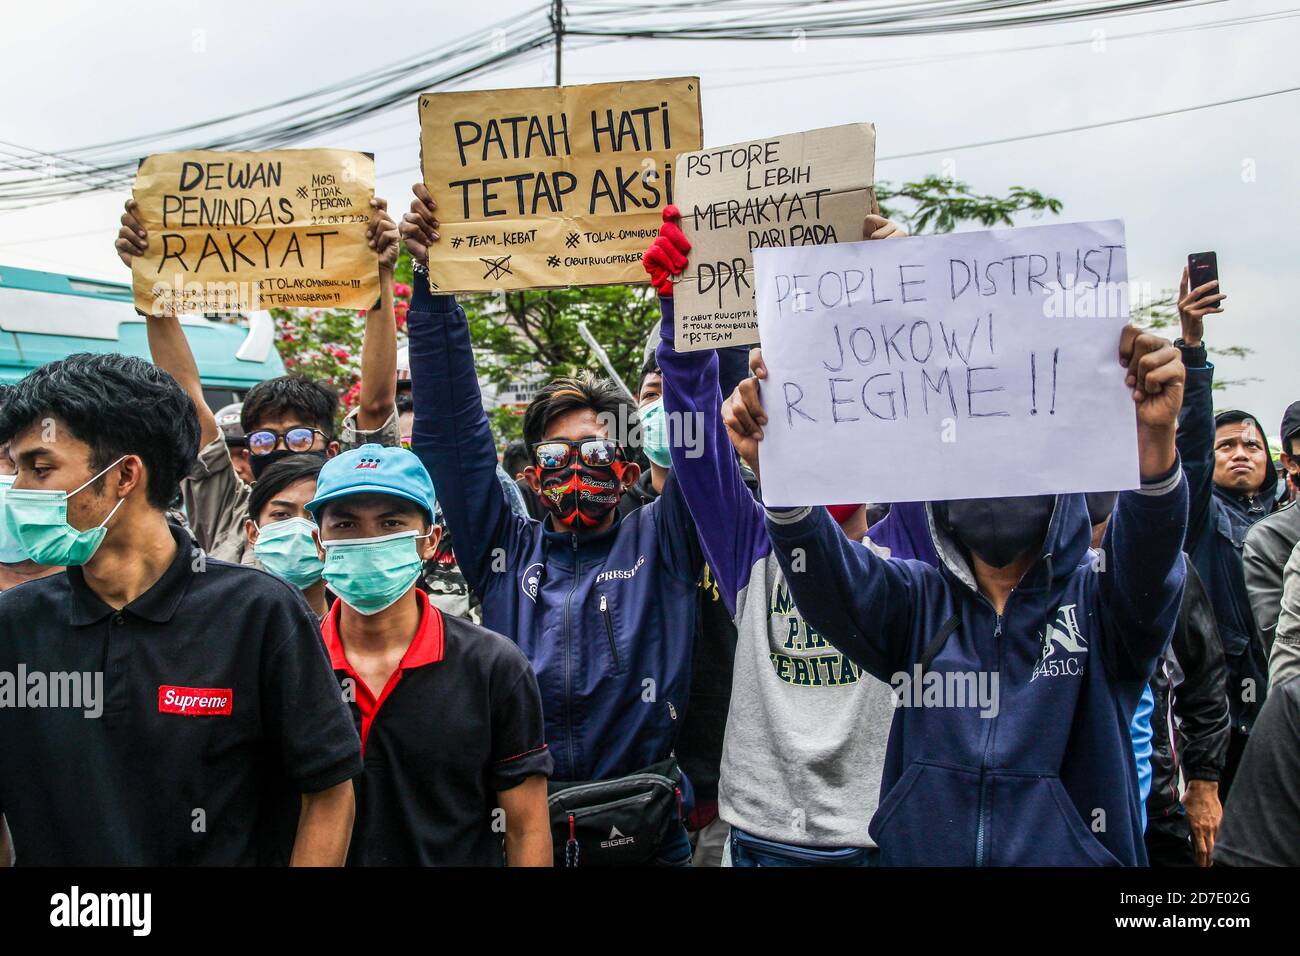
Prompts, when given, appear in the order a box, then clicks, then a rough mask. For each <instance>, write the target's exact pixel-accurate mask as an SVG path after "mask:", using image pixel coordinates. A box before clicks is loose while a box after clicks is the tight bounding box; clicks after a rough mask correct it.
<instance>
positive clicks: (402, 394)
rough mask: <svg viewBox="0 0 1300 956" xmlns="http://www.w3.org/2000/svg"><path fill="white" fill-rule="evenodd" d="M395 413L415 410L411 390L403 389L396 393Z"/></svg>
mask: <svg viewBox="0 0 1300 956" xmlns="http://www.w3.org/2000/svg"><path fill="white" fill-rule="evenodd" d="M396 404H397V413H398V414H399V415H400V414H401V413H402V412H413V411H415V399H413V398H412V397H411V390H410V389H409V388H408V389H403V390H401V391H399V392H398V393H397V398H396Z"/></svg>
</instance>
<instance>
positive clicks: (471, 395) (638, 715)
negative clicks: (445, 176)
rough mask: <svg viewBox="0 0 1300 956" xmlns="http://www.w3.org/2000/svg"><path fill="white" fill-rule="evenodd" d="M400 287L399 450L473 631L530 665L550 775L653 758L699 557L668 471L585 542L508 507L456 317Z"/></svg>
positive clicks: (454, 309) (465, 330)
mask: <svg viewBox="0 0 1300 956" xmlns="http://www.w3.org/2000/svg"><path fill="white" fill-rule="evenodd" d="M414 285H415V292H414V296H413V299H412V302H411V310H410V314H409V315H408V317H407V326H408V333H409V335H410V351H411V384H412V397H413V399H414V403H415V424H414V427H413V429H412V444H413V446H414V451H415V453H416V454H417V455H419V457H420V460H421V461H422V462H423V463H424V466H425V467H426V468H427V469H428V470H429V474H430V475H431V476H432V477H433V485H434V487H435V488H436V489H437V490H438V501H439V503H440V504H441V505H442V513H443V516H444V518H445V519H446V522H447V527H448V528H449V529H450V531H451V534H452V539H453V541H454V542H455V545H454V546H455V549H456V561H457V563H458V564H459V566H460V569H461V571H462V572H463V573H464V575H465V579H466V580H467V581H468V582H469V586H470V587H471V588H473V589H474V592H475V593H476V594H477V595H478V596H479V598H480V600H481V601H482V603H483V625H484V627H487V628H488V629H489V630H493V631H497V632H498V633H501V634H504V635H506V636H507V637H509V638H510V639H511V640H513V641H514V642H515V643H516V644H518V645H519V647H520V648H521V649H522V650H523V652H524V654H526V655H527V657H528V660H529V661H530V662H531V663H532V665H533V670H534V671H536V673H537V684H538V687H539V688H540V690H541V695H542V710H543V715H544V717H545V722H546V741H547V743H548V744H549V746H550V749H551V752H552V755H553V757H554V759H555V774H554V778H555V779H556V780H565V781H585V780H608V779H611V778H615V777H620V776H624V775H626V774H629V773H634V772H635V771H637V770H641V769H643V768H644V767H646V766H648V765H650V764H652V763H656V762H658V761H660V760H664V759H666V758H667V757H668V756H669V755H670V754H671V752H672V748H673V742H674V740H675V738H676V733H677V728H678V727H679V726H680V725H681V717H682V712H683V709H684V706H685V703H686V695H687V691H688V689H689V682H690V666H691V646H692V642H693V640H694V632H695V604H696V582H697V580H698V579H699V576H700V570H701V567H702V565H703V556H702V554H701V552H700V547H699V541H698V539H697V537H696V534H695V526H694V524H693V523H692V522H691V516H690V512H689V511H688V510H687V508H686V503H685V502H684V501H683V500H682V497H681V493H680V492H679V491H678V490H677V487H676V483H675V482H674V481H673V479H672V477H671V475H670V477H669V479H668V483H667V484H666V485H665V486H664V492H663V494H662V495H661V496H660V497H659V498H658V499H656V500H655V501H653V502H651V503H649V504H647V505H645V506H644V507H642V508H640V509H639V510H637V511H636V512H635V513H633V514H632V515H629V516H628V517H627V518H624V519H621V520H619V519H616V523H615V525H614V527H613V528H611V529H610V530H608V531H606V532H603V533H601V534H598V535H594V536H586V535H584V536H578V535H574V534H571V533H569V532H559V531H551V530H549V528H548V527H547V526H546V525H544V524H543V523H542V522H540V521H535V520H533V519H532V518H528V517H524V516H520V515H516V514H514V513H512V512H511V510H510V507H509V505H508V504H507V503H506V498H505V494H504V493H503V491H502V488H501V485H500V483H499V482H498V481H497V477H496V465H497V454H496V445H495V444H494V442H493V440H492V431H491V429H490V427H489V426H488V419H487V414H486V413H485V412H484V411H483V402H482V397H481V395H480V393H479V386H478V378H477V376H476V374H475V371H474V356H473V354H472V353H471V351H470V340H469V324H468V322H467V320H466V318H465V313H464V311H463V310H462V309H461V308H460V306H459V305H457V304H456V300H455V298H454V297H452V296H447V295H438V296H435V295H432V294H430V292H429V290H428V288H427V284H426V283H425V282H422V281H417V282H415V283H414Z"/></svg>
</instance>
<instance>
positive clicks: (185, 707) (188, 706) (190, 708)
mask: <svg viewBox="0 0 1300 956" xmlns="http://www.w3.org/2000/svg"><path fill="white" fill-rule="evenodd" d="M234 706H235V691H234V688H232V687H173V686H172V685H170V684H163V685H162V686H161V687H159V688H158V712H159V713H162V714H184V715H185V716H187V717H204V716H209V715H213V714H219V715H222V716H227V717H228V716H230V712H231V710H232V709H233V708H234Z"/></svg>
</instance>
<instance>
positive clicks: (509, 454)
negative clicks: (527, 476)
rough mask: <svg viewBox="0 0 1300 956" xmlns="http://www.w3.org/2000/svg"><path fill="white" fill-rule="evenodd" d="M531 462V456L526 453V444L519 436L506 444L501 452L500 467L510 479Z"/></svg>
mask: <svg viewBox="0 0 1300 956" xmlns="http://www.w3.org/2000/svg"><path fill="white" fill-rule="evenodd" d="M532 463H533V456H532V455H530V454H528V446H527V445H526V444H525V443H524V441H523V439H520V438H516V439H515V440H514V441H512V442H511V443H510V444H508V445H506V450H505V451H503V452H502V453H501V467H502V468H503V469H505V473H506V474H507V475H509V476H510V477H511V478H512V479H513V478H514V477H515V475H517V474H519V473H520V472H521V471H523V470H524V469H525V468H527V467H528V466H529V465H531V464H532Z"/></svg>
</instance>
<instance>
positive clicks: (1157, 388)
mask: <svg viewBox="0 0 1300 956" xmlns="http://www.w3.org/2000/svg"><path fill="white" fill-rule="evenodd" d="M1117 345H1118V348H1117V355H1118V358H1119V361H1120V364H1121V365H1122V366H1124V368H1123V369H1116V370H1115V371H1116V378H1117V384H1118V381H1119V380H1123V381H1124V383H1125V385H1126V386H1127V387H1128V388H1129V390H1130V394H1131V397H1132V399H1133V402H1134V405H1135V407H1136V420H1137V446H1138V465H1139V471H1140V474H1141V480H1142V485H1141V488H1140V490H1137V491H1126V492H1123V493H1121V494H1120V495H1119V498H1118V502H1117V504H1116V506H1115V510H1114V513H1113V515H1112V518H1111V521H1110V527H1109V529H1108V530H1107V533H1106V539H1105V541H1104V542H1103V547H1104V549H1105V552H1106V558H1107V560H1106V564H1105V569H1106V570H1105V573H1099V568H1100V566H1099V565H1097V564H1096V563H1095V562H1093V561H1091V560H1089V543H1090V537H1091V527H1090V525H1089V520H1088V514H1087V509H1086V506H1085V503H1084V497H1083V496H1082V495H1059V496H1052V495H1047V496H1028V497H1019V498H992V499H969V500H956V501H947V502H936V503H931V504H930V505H928V506H927V509H928V515H927V520H928V522H929V524H930V528H931V535H932V537H933V540H934V544H935V547H936V549H937V551H938V553H939V557H940V567H939V568H938V569H935V568H931V567H928V566H926V565H923V564H921V563H919V562H915V561H889V560H883V559H882V558H881V557H880V556H878V555H877V554H875V553H873V552H872V551H871V550H870V549H869V548H866V547H864V546H862V545H860V544H858V543H856V542H852V541H848V540H846V539H845V537H844V535H843V534H841V533H840V531H839V529H838V528H836V527H835V525H834V522H833V521H832V520H831V519H830V516H829V515H828V514H827V513H826V512H825V509H820V508H812V509H809V508H768V509H767V533H768V537H769V538H770V539H771V542H772V546H773V548H774V550H775V551H776V553H777V558H778V560H779V561H780V564H781V568H782V570H783V571H784V572H785V575H786V580H787V582H788V584H789V588H790V592H791V594H792V596H793V598H794V601H795V603H796V604H797V605H798V607H799V609H800V610H801V611H802V612H803V615H804V618H805V619H806V620H807V621H808V623H809V625H810V626H812V627H814V628H816V629H817V631H818V632H819V633H820V634H821V636H822V637H823V638H824V639H825V640H827V641H828V642H830V643H831V644H832V645H834V646H835V647H837V648H838V649H840V650H841V651H843V652H844V653H845V654H847V655H848V656H849V657H850V658H851V659H852V660H853V662H854V663H855V664H857V665H858V666H860V667H862V668H863V669H864V670H865V671H867V672H868V673H870V674H872V675H874V676H876V677H878V678H880V679H881V680H886V681H890V680H893V679H895V675H899V674H904V675H910V674H913V673H915V671H914V668H916V667H920V668H921V670H922V671H925V672H930V673H934V674H936V675H940V676H941V677H942V679H943V681H944V683H945V684H947V683H948V681H949V680H950V678H949V676H948V675H951V678H953V679H956V678H961V679H965V678H966V677H967V676H968V675H969V676H970V677H974V678H975V679H976V680H978V679H979V676H980V675H993V674H996V675H997V677H998V685H997V688H998V689H997V706H996V708H995V710H993V709H981V708H980V707H978V706H971V705H970V704H969V702H967V704H966V706H948V707H943V706H938V707H934V706H923V705H922V706H909V707H903V708H900V709H899V710H898V711H897V713H896V715H895V718H894V725H893V728H892V730H891V732H890V740H889V748H888V752H887V755H886V758H885V769H884V775H883V778H882V781H881V789H880V793H881V799H880V806H879V808H878V809H877V811H876V814H875V816H874V818H873V819H872V822H871V827H870V832H871V836H872V837H873V839H874V840H875V841H876V843H877V844H878V845H879V847H880V850H881V863H882V864H883V865H888V866H895V865H901V866H909V865H911V866H915V865H949V866H971V865H976V866H978V865H992V866H1034V865H1041V866H1045V865H1056V866H1071V865H1073V866H1085V865H1116V864H1122V865H1129V866H1134V865H1144V864H1145V863H1146V859H1147V858H1146V850H1145V847H1144V845H1143V834H1142V823H1141V810H1140V806H1139V799H1138V795H1139V789H1138V779H1137V774H1138V770H1137V765H1136V762H1135V759H1134V753H1133V741H1132V738H1131V736H1130V727H1129V724H1130V721H1131V720H1132V718H1133V715H1134V714H1135V712H1136V711H1137V708H1138V704H1139V701H1140V699H1141V696H1142V692H1143V688H1144V687H1145V686H1146V683H1147V681H1148V679H1149V678H1150V676H1151V673H1152V670H1153V669H1154V666H1155V663H1156V660H1157V658H1158V657H1159V656H1160V654H1161V653H1162V652H1163V650H1164V648H1165V645H1166V644H1167V643H1168V641H1169V637H1170V634H1171V632H1172V630H1173V626H1174V620H1175V617H1176V616H1177V613H1178V607H1179V602H1180V600H1181V597H1182V590H1183V567H1184V565H1183V558H1182V553H1181V551H1182V546H1183V535H1184V532H1185V530H1186V526H1187V484H1186V482H1185V481H1184V480H1183V477H1182V471H1181V468H1180V467H1179V462H1178V454H1177V451H1176V449H1175V444H1174V431H1175V426H1176V423H1177V415H1178V409H1179V406H1180V405H1181V402H1182V391H1183V380H1184V370H1183V365H1182V362H1181V360H1180V357H1179V353H1178V350H1177V349H1175V348H1174V347H1173V346H1172V345H1170V344H1169V343H1168V342H1166V341H1165V340H1163V339H1161V338H1159V337H1157V336H1154V335H1151V334H1149V333H1143V332H1140V331H1139V330H1138V329H1136V328H1134V327H1132V326H1128V327H1126V328H1125V329H1124V330H1123V332H1122V334H1121V335H1120V337H1119V341H1118V343H1117ZM757 365H758V377H757V378H755V379H750V380H747V381H745V382H742V383H741V385H740V386H739V388H738V389H737V390H736V392H735V393H733V395H732V397H731V398H730V399H729V400H728V402H727V404H726V408H725V410H724V421H725V422H726V423H727V427H728V428H729V429H732V430H733V431H734V432H735V433H736V439H735V440H736V441H737V442H738V447H740V448H741V449H742V453H743V454H744V455H745V456H746V458H749V459H754V460H756V459H757V457H758V456H757V451H758V442H759V441H761V440H762V435H763V430H762V429H763V425H765V424H766V423H767V416H766V414H765V412H764V410H763V403H762V400H761V398H760V394H761V392H760V389H761V386H762V381H763V379H764V378H765V377H766V369H765V367H764V366H763V365H762V363H761V359H760V360H759V361H758V363H757ZM796 562H797V563H796ZM967 683H969V682H968V681H967Z"/></svg>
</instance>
